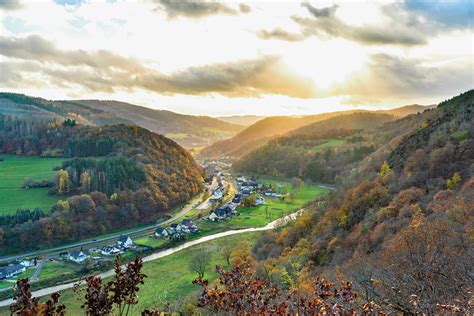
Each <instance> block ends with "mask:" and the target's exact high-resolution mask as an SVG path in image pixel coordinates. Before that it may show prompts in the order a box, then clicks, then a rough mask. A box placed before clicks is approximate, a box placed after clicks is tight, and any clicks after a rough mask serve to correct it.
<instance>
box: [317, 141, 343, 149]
mask: <svg viewBox="0 0 474 316" xmlns="http://www.w3.org/2000/svg"><path fill="white" fill-rule="evenodd" d="M345 143H346V141H345V140H343V139H329V140H327V141H326V142H324V143H322V144H319V145H317V146H314V147H313V150H319V149H322V148H328V147H339V146H341V145H344V144H345Z"/></svg>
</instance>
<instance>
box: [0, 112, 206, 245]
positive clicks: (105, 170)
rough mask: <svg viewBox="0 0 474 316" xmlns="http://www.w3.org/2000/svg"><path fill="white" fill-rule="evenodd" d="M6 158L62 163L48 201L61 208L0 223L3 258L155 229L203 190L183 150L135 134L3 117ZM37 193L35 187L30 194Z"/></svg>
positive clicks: (132, 129) (0, 139)
mask: <svg viewBox="0 0 474 316" xmlns="http://www.w3.org/2000/svg"><path fill="white" fill-rule="evenodd" d="M0 153H8V154H15V155H26V156H35V157H56V158H63V163H62V165H61V166H60V167H59V168H57V169H56V170H57V175H56V179H55V180H54V181H53V182H52V183H50V182H46V184H47V187H49V194H51V195H55V196H59V197H60V198H61V200H62V201H59V202H58V203H56V204H55V205H54V207H53V208H52V209H51V210H49V209H48V210H43V212H42V215H41V216H40V218H37V217H38V216H37V214H36V213H35V212H30V211H28V210H26V211H22V212H20V213H18V212H17V214H16V215H10V216H9V215H6V216H2V217H0V224H1V226H0V227H1V228H0V230H2V233H3V234H0V235H1V236H2V244H3V248H2V251H3V252H7V251H12V250H14V249H22V250H26V249H29V248H36V247H41V246H45V245H48V246H50V245H53V244H58V243H61V242H64V241H70V240H76V239H81V238H86V237H87V238H89V237H91V236H94V235H97V234H100V233H105V232H108V231H110V230H113V229H118V228H124V227H134V226H137V225H140V224H145V223H152V222H154V221H155V220H156V219H158V218H159V217H166V216H167V215H168V214H169V212H170V211H171V210H172V209H174V208H175V207H177V206H179V205H182V204H184V203H185V202H187V201H188V200H189V199H191V198H192V197H193V196H195V195H196V194H198V193H199V192H200V191H201V190H202V188H203V184H202V170H201V168H200V167H199V166H198V165H197V164H196V163H195V161H194V159H193V158H192V157H191V156H190V155H189V154H188V153H187V152H186V151H185V150H184V149H183V148H181V147H180V146H179V145H178V144H176V143H175V142H174V141H172V140H170V139H168V138H166V137H164V136H161V135H157V134H155V133H152V132H150V131H148V130H146V129H143V128H140V127H137V126H127V125H115V126H104V127H100V128H98V127H91V126H81V125H78V126H68V125H67V124H64V125H63V124H52V123H48V124H44V123H42V122H39V121H38V120H18V119H15V118H12V117H5V116H0ZM0 163H2V162H0ZM39 186H42V182H31V183H28V185H27V187H26V188H25V190H27V189H29V190H35V188H36V187H39ZM45 229H47V230H49V231H48V232H46V231H45ZM19 242H21V247H18V246H19V245H18V243H19Z"/></svg>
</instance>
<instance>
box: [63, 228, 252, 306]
mask: <svg viewBox="0 0 474 316" xmlns="http://www.w3.org/2000/svg"><path fill="white" fill-rule="evenodd" d="M259 235H260V233H247V234H241V235H237V236H229V237H224V238H221V239H216V240H213V241H211V242H208V243H206V244H203V245H196V246H194V247H191V248H189V249H185V250H182V251H179V252H177V253H174V254H172V255H170V256H167V257H164V258H161V259H158V260H155V261H151V262H147V263H145V264H144V266H143V270H142V272H143V273H145V275H146V276H147V277H146V278H145V284H143V285H141V286H140V292H139V302H138V305H136V306H134V307H133V309H132V310H131V311H130V314H131V315H140V312H141V311H142V310H143V309H145V308H152V307H158V308H160V307H161V308H162V307H163V306H164V305H165V303H166V302H170V303H171V304H172V305H173V304H174V303H175V302H176V301H177V300H179V301H180V302H181V304H183V305H181V306H185V300H186V299H187V298H188V297H189V296H191V294H192V293H194V292H196V293H197V292H199V287H198V286H196V285H193V284H192V283H191V282H192V280H193V279H195V278H196V277H197V274H196V272H192V271H191V270H190V269H189V262H190V261H191V260H192V258H193V256H194V255H195V254H196V253H197V252H199V251H209V252H210V254H211V257H210V262H209V265H208V268H207V271H206V273H205V276H204V277H205V278H207V279H209V280H210V281H212V280H215V279H216V278H217V274H216V273H215V267H216V265H221V266H223V267H226V266H227V263H226V260H225V258H224V256H223V255H222V251H220V250H221V249H222V248H223V247H228V246H230V247H234V246H236V245H238V244H239V247H238V248H239V249H247V250H249V249H250V245H251V243H252V241H253V240H255V239H256V238H257V237H258V236H259ZM84 294H85V293H84V292H83V291H82V292H80V293H76V292H74V291H73V290H72V289H71V290H66V291H63V292H61V300H60V302H61V303H62V304H65V305H66V306H67V314H68V315H81V314H84V311H83V310H82V309H81V308H80V305H81V302H82V299H80V298H81V297H83V296H84Z"/></svg>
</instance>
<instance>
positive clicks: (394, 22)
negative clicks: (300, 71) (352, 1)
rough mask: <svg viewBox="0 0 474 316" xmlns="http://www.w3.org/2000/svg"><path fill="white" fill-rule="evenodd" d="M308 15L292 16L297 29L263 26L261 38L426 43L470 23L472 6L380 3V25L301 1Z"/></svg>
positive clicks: (459, 0) (463, 3) (458, 0)
mask: <svg viewBox="0 0 474 316" xmlns="http://www.w3.org/2000/svg"><path fill="white" fill-rule="evenodd" d="M301 5H302V6H303V7H304V8H306V10H307V11H308V13H309V15H310V16H311V17H304V16H293V17H292V19H293V21H294V22H296V23H297V24H298V25H299V27H300V33H289V32H287V31H285V30H284V29H281V28H277V29H274V30H272V31H267V30H262V31H259V32H257V36H258V37H260V38H262V39H278V40H284V41H298V40H304V39H306V38H308V37H312V36H317V37H323V38H324V37H328V38H331V37H336V38H344V39H347V40H351V41H354V42H358V43H361V44H364V45H399V46H416V45H425V44H427V42H428V39H429V38H430V37H432V36H434V35H437V34H439V33H442V32H446V31H449V30H452V29H454V28H466V27H472V21H473V6H472V4H469V3H468V2H467V1H462V0H453V1H443V2H432V1H430V2H423V1H414V0H406V1H405V3H398V2H397V3H391V4H386V5H383V6H382V7H381V13H382V14H383V15H384V17H385V18H386V20H387V22H386V23H384V24H383V25H377V24H364V25H350V24H347V23H346V22H345V21H343V20H342V19H340V18H339V17H338V16H337V15H336V12H337V9H338V6H337V5H333V6H330V7H325V8H321V9H318V8H315V7H313V6H312V5H311V4H309V3H307V2H303V3H302V4H301Z"/></svg>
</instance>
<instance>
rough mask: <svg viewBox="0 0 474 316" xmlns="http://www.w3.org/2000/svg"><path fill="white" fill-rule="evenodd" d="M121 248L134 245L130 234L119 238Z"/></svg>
mask: <svg viewBox="0 0 474 316" xmlns="http://www.w3.org/2000/svg"><path fill="white" fill-rule="evenodd" d="M117 243H118V245H119V247H120V248H130V247H132V246H133V240H132V238H130V236H128V235H121V236H120V237H119V239H118V240H117Z"/></svg>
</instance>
